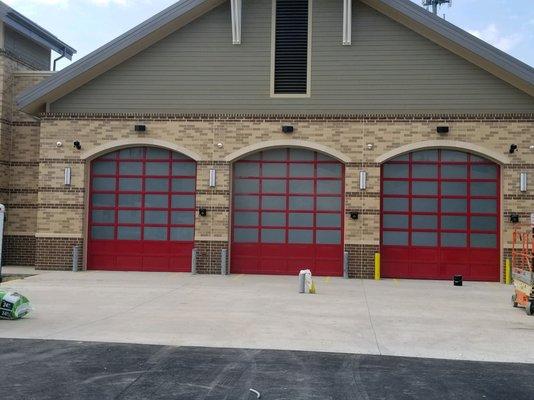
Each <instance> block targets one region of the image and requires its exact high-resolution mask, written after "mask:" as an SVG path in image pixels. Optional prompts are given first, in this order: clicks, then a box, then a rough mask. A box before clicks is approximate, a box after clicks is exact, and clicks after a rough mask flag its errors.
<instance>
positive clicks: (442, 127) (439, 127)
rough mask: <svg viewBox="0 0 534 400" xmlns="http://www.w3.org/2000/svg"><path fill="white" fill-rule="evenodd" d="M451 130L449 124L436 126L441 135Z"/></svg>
mask: <svg viewBox="0 0 534 400" xmlns="http://www.w3.org/2000/svg"><path fill="white" fill-rule="evenodd" d="M449 131H450V128H449V127H448V126H438V127H437V128H436V132H438V134H439V135H446V134H447V133H449Z"/></svg>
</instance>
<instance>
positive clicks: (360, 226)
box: [0, 114, 534, 278]
mask: <svg viewBox="0 0 534 400" xmlns="http://www.w3.org/2000/svg"><path fill="white" fill-rule="evenodd" d="M42 117H43V119H42V122H41V126H40V128H37V129H39V133H40V135H39V141H40V145H39V156H38V161H37V163H36V162H35V159H34V158H32V157H34V156H33V155H32V156H31V157H30V156H28V159H26V160H25V159H22V158H21V159H20V161H18V160H17V162H18V163H20V164H19V165H20V168H19V169H20V171H21V172H20V173H19V175H18V178H17V179H16V181H17V184H18V185H19V186H18V187H17V189H20V190H23V189H24V190H26V192H23V191H21V192H20V193H18V192H15V191H12V192H10V196H12V199H17V201H16V203H15V202H12V204H11V206H12V207H11V209H12V211H11V212H12V213H13V214H12V215H13V219H14V220H15V221H17V222H13V224H14V225H13V227H16V229H15V228H14V229H15V230H17V232H18V233H21V232H20V231H21V230H23V229H31V227H30V226H31V224H30V222H25V221H30V220H32V218H34V221H36V222H35V233H37V236H38V237H40V238H39V239H38V240H37V242H38V243H39V242H40V241H41V242H43V241H44V238H45V237H51V238H54V240H52V239H50V240H46V241H44V242H43V243H45V242H46V246H45V247H48V248H50V246H54V245H57V246H59V247H61V248H63V247H64V244H62V242H61V240H58V239H57V238H58V237H61V235H64V236H65V237H66V238H68V237H83V236H85V232H84V221H83V219H84V215H85V212H86V206H85V194H86V193H85V192H86V187H87V182H86V181H85V176H86V173H87V169H88V165H89V163H87V162H86V160H84V159H83V157H82V155H83V154H84V153H86V152H90V151H91V150H92V149H95V148H97V147H99V146H106V145H109V144H110V143H113V142H115V141H119V140H136V139H139V140H142V141H147V140H152V139H153V140H159V141H165V142H168V143H170V144H174V145H179V146H182V147H183V148H185V149H187V150H189V151H191V152H195V153H197V154H198V155H199V157H200V161H199V162H198V178H197V189H198V191H197V208H201V207H202V208H206V209H207V210H208V216H207V217H200V216H198V215H197V220H196V233H195V241H196V243H197V244H198V249H199V266H198V268H199V272H201V273H220V250H221V248H227V247H228V241H229V225H230V224H229V220H230V198H231V194H230V170H231V163H230V162H228V161H227V160H226V157H227V156H228V155H229V154H231V153H233V152H235V151H238V150H240V149H243V148H244V147H246V146H250V145H255V144H258V143H262V142H265V141H271V140H287V139H288V136H287V135H284V134H283V133H282V132H281V126H282V124H285V123H292V124H293V125H294V127H295V132H294V134H293V135H291V136H290V137H289V138H290V139H292V140H298V141H301V142H309V143H314V144H318V145H323V146H327V147H329V148H331V149H333V150H334V151H337V152H340V153H342V154H344V155H345V156H346V157H347V158H349V159H350V162H348V163H346V197H345V208H346V210H345V211H346V213H345V215H346V217H345V247H346V249H347V251H349V253H351V261H350V263H351V264H350V268H351V276H353V277H366V278H369V277H372V274H373V268H374V264H373V257H374V253H375V252H376V251H378V249H379V228H380V186H379V185H380V164H378V163H377V162H376V161H375V160H376V158H377V157H378V156H380V155H382V154H384V153H386V152H388V151H390V150H393V149H396V148H398V147H399V146H402V145H405V144H410V143H414V142H420V141H427V140H449V141H451V140H452V141H459V142H467V143H472V144H475V145H479V146H483V147H484V148H487V149H488V150H490V151H493V152H496V153H498V154H500V155H502V156H507V157H509V159H510V163H509V164H506V165H504V166H503V174H502V175H503V203H502V209H503V221H502V222H503V223H502V225H503V242H504V247H506V248H508V247H510V245H509V237H511V225H510V224H509V223H508V216H509V214H510V213H512V212H518V213H519V214H520V216H521V217H522V218H523V219H526V218H527V217H529V216H530V212H532V211H534V199H533V197H534V192H533V187H534V185H530V187H529V191H528V192H527V193H520V192H519V188H518V180H519V172H520V171H526V172H528V173H529V175H530V176H534V151H532V150H529V146H530V144H531V138H532V132H533V131H534V115H508V116H502V115H484V116H404V117H402V116H400V117H399V116H381V117H379V116H375V117H371V116H361V117H351V116H345V117H343V116H331V117H324V116H323V117H306V118H304V117H299V116H278V117H259V116H172V115H166V116H150V115H144V116H141V115H113V116H102V115H57V114H48V115H43V116H42ZM140 122H141V123H143V124H145V125H147V132H146V133H144V134H142V135H140V134H138V133H135V132H134V130H133V127H134V125H135V124H136V123H140ZM443 124H446V125H449V126H450V128H451V131H450V134H449V135H448V136H447V137H445V138H440V137H438V135H437V134H436V132H435V129H436V126H437V125H443ZM34 129H36V127H31V129H30V127H27V130H26V131H25V132H26V133H24V134H23V136H24V135H34V134H35V131H34ZM21 132H22V131H21ZM74 140H80V142H81V143H82V150H81V151H78V150H75V149H74V148H73V146H72V142H73V141H74ZM57 141H62V142H63V143H64V146H62V147H59V148H58V147H57V146H56V142H57ZM30 142H31V141H30V140H23V139H20V140H19V141H18V143H20V145H19V147H20V149H22V151H23V149H24V147H25V146H26V147H27V146H28V144H27V143H30ZM219 143H220V144H221V145H219ZM368 143H371V144H373V148H372V149H369V148H368V146H367V144H368ZM511 143H515V144H517V145H518V146H519V149H520V151H518V152H516V153H515V154H512V155H510V154H508V149H509V146H510V144H511ZM29 154H31V152H28V155H29ZM19 157H23V156H22V155H21V156H19ZM24 163H28V164H24ZM36 164H37V167H36V168H37V169H38V173H37V174H36V173H35V172H25V171H24V170H25V168H24V166H25V165H27V166H28V168H31V167H32V166H35V165H36ZM0 167H1V165H0ZM65 167H71V168H72V185H71V187H70V188H65V187H64V184H63V173H64V168H65ZM211 168H215V169H216V170H217V188H215V189H213V188H209V186H208V176H209V169H211ZM360 170H365V171H367V173H368V185H367V189H366V190H365V191H360V190H359V184H358V179H359V178H358V177H359V171H360ZM25 173H26V175H24V174H25ZM36 175H37V177H36ZM35 182H36V183H35ZM32 196H33V197H32ZM351 211H357V212H358V213H359V214H360V215H359V218H358V219H357V220H352V219H351V218H350V212H351ZM32 213H33V215H34V216H33V217H32ZM66 240H67V239H66ZM43 246H44V245H43ZM37 248H38V249H39V245H38V246H37ZM38 251H39V250H38ZM62 252H63V253H62ZM59 253H61V254H65V251H64V250H60V251H59V252H58V254H59ZM62 257H66V258H67V261H66V262H65V260H63V259H62ZM36 260H37V263H38V264H39V267H40V268H48V267H50V268H65V269H67V268H70V250H69V251H68V256H65V255H63V256H61V257H56V258H54V259H53V260H55V261H53V262H52V260H51V259H49V260H48V261H47V262H42V260H44V259H43V257H40V256H38V255H36ZM40 260H41V261H40Z"/></svg>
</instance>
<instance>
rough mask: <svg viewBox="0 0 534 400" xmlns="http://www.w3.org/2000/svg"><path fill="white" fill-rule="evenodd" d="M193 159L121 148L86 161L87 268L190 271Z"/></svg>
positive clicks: (161, 151) (194, 165) (169, 153)
mask: <svg viewBox="0 0 534 400" xmlns="http://www.w3.org/2000/svg"><path fill="white" fill-rule="evenodd" d="M195 188H196V163H195V162H194V161H193V160H191V159H190V158H188V157H186V156H184V155H182V154H179V153H176V152H172V151H169V150H164V149H160V148H153V147H135V148H127V149H123V150H120V151H116V152H113V153H110V154H106V155H104V156H102V157H100V158H98V159H96V160H94V161H93V162H92V163H91V189H90V190H91V193H90V212H89V220H90V223H89V243H88V249H87V250H88V257H87V259H88V268H90V269H103V270H128V271H190V270H191V252H192V249H193V240H194V230H195Z"/></svg>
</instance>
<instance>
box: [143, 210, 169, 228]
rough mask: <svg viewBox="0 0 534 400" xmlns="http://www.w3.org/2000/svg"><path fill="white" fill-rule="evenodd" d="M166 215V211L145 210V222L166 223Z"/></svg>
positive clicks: (150, 223)
mask: <svg viewBox="0 0 534 400" xmlns="http://www.w3.org/2000/svg"><path fill="white" fill-rule="evenodd" d="M168 216H169V215H168V213H167V211H145V224H149V225H152V224H154V225H166V224H167V219H168Z"/></svg>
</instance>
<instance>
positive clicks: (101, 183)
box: [93, 178, 116, 191]
mask: <svg viewBox="0 0 534 400" xmlns="http://www.w3.org/2000/svg"><path fill="white" fill-rule="evenodd" d="M115 183H116V179H115V178H93V190H103V191H108V190H109V191H112V190H115Z"/></svg>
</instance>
